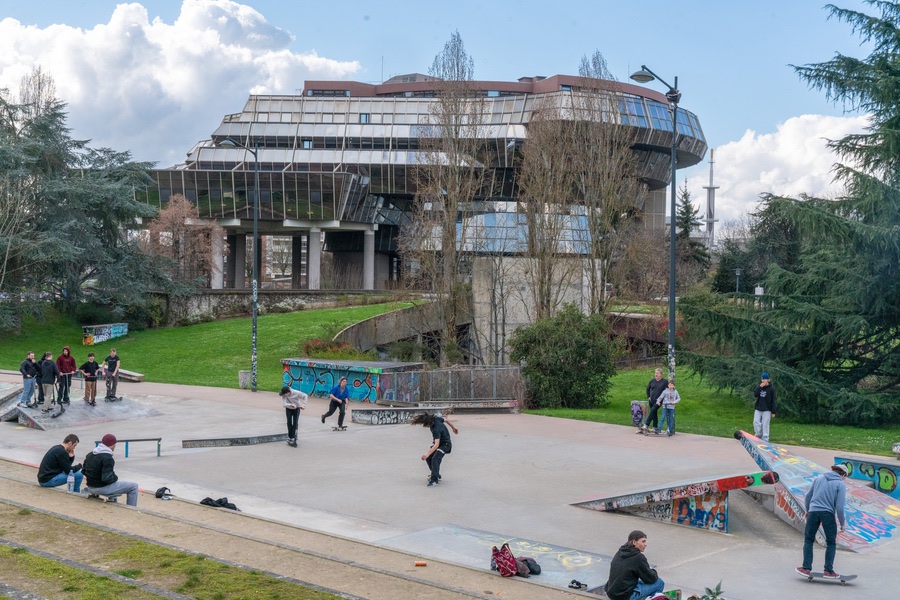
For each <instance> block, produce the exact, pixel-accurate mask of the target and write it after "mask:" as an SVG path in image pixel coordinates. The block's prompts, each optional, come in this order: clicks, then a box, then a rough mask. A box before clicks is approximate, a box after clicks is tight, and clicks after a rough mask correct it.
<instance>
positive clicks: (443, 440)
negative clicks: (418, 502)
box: [409, 413, 459, 487]
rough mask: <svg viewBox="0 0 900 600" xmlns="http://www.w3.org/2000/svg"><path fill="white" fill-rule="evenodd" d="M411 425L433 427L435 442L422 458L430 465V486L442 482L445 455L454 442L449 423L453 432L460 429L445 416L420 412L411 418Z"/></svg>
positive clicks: (432, 436) (432, 433)
mask: <svg viewBox="0 0 900 600" xmlns="http://www.w3.org/2000/svg"><path fill="white" fill-rule="evenodd" d="M409 422H410V424H411V425H421V426H422V427H428V428H429V429H431V438H432V439H433V440H434V442H433V443H432V444H431V448H429V449H428V452H426V453H425V454H423V455H422V460H424V461H425V464H426V465H428V470H429V471H430V473H431V474H430V476H429V477H428V487H432V486H435V485H438V484H439V483H440V482H441V463H442V462H443V460H444V456H445V455H447V454H450V451H451V450H452V449H453V443H452V442H451V441H450V432H449V431H447V426H448V425H449V426H450V428H451V429H453V433H456V434H459V430H458V429H457V428H456V427H455V426H454V425H453V423H451V422H450V421H449V420H448V419H447V418H445V417H438V416H435V415H434V414H431V413H420V414H418V415H416V416H415V417H413V418H412V419H410V421H409Z"/></svg>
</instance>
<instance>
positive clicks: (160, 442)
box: [94, 437, 162, 458]
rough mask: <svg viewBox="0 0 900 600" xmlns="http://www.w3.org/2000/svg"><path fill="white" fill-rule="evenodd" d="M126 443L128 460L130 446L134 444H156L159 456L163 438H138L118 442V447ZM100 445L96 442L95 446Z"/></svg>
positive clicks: (98, 441)
mask: <svg viewBox="0 0 900 600" xmlns="http://www.w3.org/2000/svg"><path fill="white" fill-rule="evenodd" d="M123 442H124V443H125V458H128V444H130V443H132V442H156V456H159V453H160V447H161V446H162V438H161V437H158V438H137V439H133V440H117V441H116V445H118V444H121V443H123ZM99 443H100V440H94V446H95V447H96V446H97V445H98V444H99Z"/></svg>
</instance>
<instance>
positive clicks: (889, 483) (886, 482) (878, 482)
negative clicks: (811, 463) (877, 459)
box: [834, 456, 900, 499]
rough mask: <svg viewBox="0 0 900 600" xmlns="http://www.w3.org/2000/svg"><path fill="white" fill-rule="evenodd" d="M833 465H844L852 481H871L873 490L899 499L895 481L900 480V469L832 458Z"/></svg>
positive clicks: (899, 491)
mask: <svg viewBox="0 0 900 600" xmlns="http://www.w3.org/2000/svg"><path fill="white" fill-rule="evenodd" d="M834 464H836V465H844V466H845V467H847V472H848V473H849V474H850V477H852V478H853V479H859V480H862V481H871V482H874V484H875V489H876V490H878V491H879V492H881V493H882V494H887V495H888V496H891V497H892V498H897V499H900V489H898V488H897V480H898V478H900V467H895V466H893V465H887V464H882V463H874V462H862V461H859V460H856V459H853V458H843V457H840V456H835V457H834Z"/></svg>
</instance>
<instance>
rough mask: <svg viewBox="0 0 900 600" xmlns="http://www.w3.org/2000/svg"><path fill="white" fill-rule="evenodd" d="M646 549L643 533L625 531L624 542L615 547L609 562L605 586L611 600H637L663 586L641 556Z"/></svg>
mask: <svg viewBox="0 0 900 600" xmlns="http://www.w3.org/2000/svg"><path fill="white" fill-rule="evenodd" d="M646 550H647V534H646V533H644V532H643V531H639V530H634V531H632V532H631V533H629V534H628V541H627V542H625V543H624V544H623V545H622V546H621V547H620V548H619V550H618V552H616V555H615V556H614V557H613V559H612V562H610V564H609V579H608V580H607V581H606V586H605V588H606V595H607V596H608V597H609V598H611V600H639V599H640V598H646V597H648V596H654V595H655V594H659V593H661V592H662V591H663V590H664V589H665V587H666V584H665V582H663V580H662V579H660V578H659V575H658V574H657V573H656V569H653V568H651V567H650V563H649V562H647V557H646V556H644V552H645V551H646Z"/></svg>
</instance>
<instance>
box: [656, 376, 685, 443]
mask: <svg viewBox="0 0 900 600" xmlns="http://www.w3.org/2000/svg"><path fill="white" fill-rule="evenodd" d="M679 402H681V396H679V395H678V390H676V389H675V382H674V381H670V382H669V386H668V389H666V390H665V391H664V392H663V393H662V394H660V395H659V404H660V405H661V406H662V411H663V418H662V420H661V421H660V423H659V428H660V429H662V427H663V425H668V429H667V430H666V435H668V436H669V437H672V436H673V435H675V405H676V404H678V403H679ZM654 431H655V432H656V433H659V429H656V430H654Z"/></svg>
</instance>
